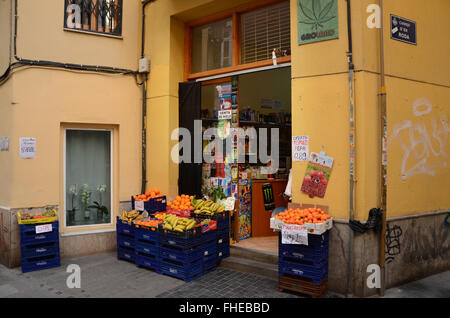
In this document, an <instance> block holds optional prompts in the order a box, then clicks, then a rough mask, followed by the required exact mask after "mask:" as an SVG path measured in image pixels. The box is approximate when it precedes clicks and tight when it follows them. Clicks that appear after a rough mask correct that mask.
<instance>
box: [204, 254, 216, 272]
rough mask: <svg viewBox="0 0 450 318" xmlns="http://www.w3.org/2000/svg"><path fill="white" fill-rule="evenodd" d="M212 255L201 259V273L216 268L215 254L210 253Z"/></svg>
mask: <svg viewBox="0 0 450 318" xmlns="http://www.w3.org/2000/svg"><path fill="white" fill-rule="evenodd" d="M211 256H213V257H210V258H208V259H207V260H203V275H205V274H207V273H209V272H212V271H213V270H215V269H216V268H217V255H211Z"/></svg>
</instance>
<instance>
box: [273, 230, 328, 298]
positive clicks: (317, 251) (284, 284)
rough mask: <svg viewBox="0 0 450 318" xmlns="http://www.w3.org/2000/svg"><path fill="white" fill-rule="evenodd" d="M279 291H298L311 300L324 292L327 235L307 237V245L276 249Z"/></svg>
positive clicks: (325, 286)
mask: <svg viewBox="0 0 450 318" xmlns="http://www.w3.org/2000/svg"><path fill="white" fill-rule="evenodd" d="M278 248H279V250H278V255H279V259H278V266H279V271H278V273H279V285H278V286H279V289H280V291H282V290H284V289H288V290H292V291H298V292H301V293H304V294H308V295H311V296H313V297H321V296H323V295H324V294H325V293H326V292H327V283H328V250H329V231H326V232H325V233H323V234H322V235H316V234H308V245H298V244H282V243H281V233H280V235H279V245H278Z"/></svg>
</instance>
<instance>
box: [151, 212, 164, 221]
mask: <svg viewBox="0 0 450 318" xmlns="http://www.w3.org/2000/svg"><path fill="white" fill-rule="evenodd" d="M166 215H167V213H166V212H158V213H155V215H154V217H155V218H156V219H158V220H162V221H164V218H165V217H166Z"/></svg>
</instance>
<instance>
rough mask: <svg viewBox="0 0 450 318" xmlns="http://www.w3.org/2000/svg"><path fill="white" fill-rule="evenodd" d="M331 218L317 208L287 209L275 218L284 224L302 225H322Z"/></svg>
mask: <svg viewBox="0 0 450 318" xmlns="http://www.w3.org/2000/svg"><path fill="white" fill-rule="evenodd" d="M330 218H331V216H330V215H328V214H327V213H325V212H324V211H322V210H321V209H318V208H308V209H288V210H286V211H283V212H281V213H279V214H278V215H276V216H275V219H277V220H282V221H283V222H284V223H286V224H298V225H304V224H306V223H315V224H318V223H324V222H325V221H326V220H328V219H330Z"/></svg>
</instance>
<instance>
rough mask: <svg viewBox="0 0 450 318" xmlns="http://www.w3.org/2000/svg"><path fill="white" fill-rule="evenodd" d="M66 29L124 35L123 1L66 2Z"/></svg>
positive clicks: (89, 0) (67, 0) (90, 0)
mask: <svg viewBox="0 0 450 318" xmlns="http://www.w3.org/2000/svg"><path fill="white" fill-rule="evenodd" d="M64 1H65V2H64V3H65V4H64V28H67V29H74V30H82V31H88V32H95V33H103V34H111V35H121V34H122V1H123V0H64Z"/></svg>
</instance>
